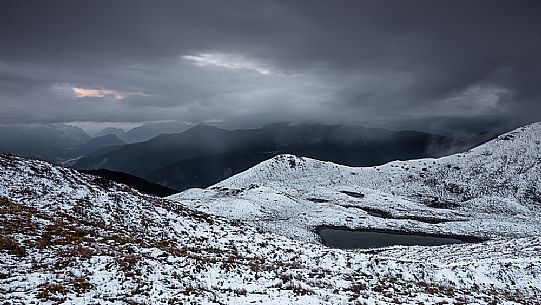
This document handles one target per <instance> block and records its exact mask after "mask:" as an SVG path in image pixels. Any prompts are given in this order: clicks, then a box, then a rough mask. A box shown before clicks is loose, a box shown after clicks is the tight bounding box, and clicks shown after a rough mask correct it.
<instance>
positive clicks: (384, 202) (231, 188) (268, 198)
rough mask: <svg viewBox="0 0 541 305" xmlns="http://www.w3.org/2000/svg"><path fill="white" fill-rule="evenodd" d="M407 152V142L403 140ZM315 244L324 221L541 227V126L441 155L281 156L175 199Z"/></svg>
mask: <svg viewBox="0 0 541 305" xmlns="http://www.w3.org/2000/svg"><path fill="white" fill-rule="evenodd" d="M397 149H400V147H397ZM170 198H171V199H173V200H177V201H180V202H183V203H184V204H187V205H189V206H191V207H194V208H196V209H198V210H202V211H205V212H209V213H211V214H216V215H221V216H225V217H227V218H230V219H240V220H245V221H250V222H253V223H255V224H257V225H258V226H261V227H265V228H267V229H269V230H270V231H274V232H278V233H281V234H284V235H286V236H291V237H296V238H299V239H301V240H307V241H315V240H317V237H316V235H315V234H314V233H313V230H314V228H316V227H317V226H320V225H335V226H347V227H350V228H365V229H366V228H370V229H385V230H399V231H410V232H424V233H431V234H453V235H468V236H479V237H482V238H490V237H499V236H510V237H517V236H531V235H538V234H539V232H541V123H535V124H531V125H528V126H526V127H522V128H519V129H517V130H514V131H512V132H509V133H507V134H504V135H501V136H500V137H498V138H497V139H495V140H493V141H490V142H488V143H485V144H484V145H481V146H479V147H476V148H474V149H471V150H470V151H467V152H465V153H460V154H455V155H451V156H448V157H443V158H439V159H420V160H411V161H395V162H390V163H388V164H385V165H382V166H376V167H365V168H354V167H347V166H340V165H336V164H333V163H330V162H322V161H317V160H313V159H308V158H300V157H295V156H292V155H280V156H277V157H275V158H273V159H270V160H267V161H265V162H262V163H260V164H259V165H257V166H255V167H253V168H251V169H249V170H247V171H245V172H243V173H240V174H238V175H235V176H233V177H231V178H229V179H227V180H225V181H223V182H221V183H218V184H216V185H215V186H213V187H210V188H208V189H191V190H187V191H185V192H183V193H180V194H176V195H173V196H171V197H170Z"/></svg>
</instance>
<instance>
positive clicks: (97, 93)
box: [71, 87, 137, 100]
mask: <svg viewBox="0 0 541 305" xmlns="http://www.w3.org/2000/svg"><path fill="white" fill-rule="evenodd" d="M71 89H72V90H73V92H74V93H75V94H76V95H77V97H106V96H112V97H114V98H115V99H117V100H123V99H125V98H127V97H128V96H130V95H133V94H137V93H129V92H122V91H117V90H110V89H88V88H77V87H72V88H71Z"/></svg>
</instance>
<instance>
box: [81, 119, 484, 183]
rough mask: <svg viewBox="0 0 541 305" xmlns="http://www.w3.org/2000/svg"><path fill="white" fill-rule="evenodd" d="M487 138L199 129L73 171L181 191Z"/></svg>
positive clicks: (309, 128) (447, 149) (435, 151)
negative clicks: (257, 172) (289, 157)
mask: <svg viewBox="0 0 541 305" xmlns="http://www.w3.org/2000/svg"><path fill="white" fill-rule="evenodd" d="M486 137H487V136H486V135H485V136H479V137H475V139H474V140H472V141H469V142H464V141H456V140H455V139H453V138H450V137H445V136H441V135H433V134H428V133H423V132H417V131H399V132H397V131H390V130H385V129H374V128H364V127H360V126H339V125H308V124H300V125H290V124H272V125H268V126H265V127H263V128H259V129H239V130H224V129H220V128H217V127H211V126H207V125H202V124H200V125H197V126H195V127H193V128H191V129H189V130H186V131H185V132H182V133H178V134H167V135H160V136H158V137H156V138H154V139H152V140H150V141H147V142H142V143H134V144H131V145H125V146H122V147H119V148H117V149H114V150H111V151H108V152H104V153H94V154H91V155H89V156H86V157H84V158H81V159H80V160H79V161H78V162H77V163H76V164H75V167H76V168H81V169H98V168H104V169H109V170H113V171H121V172H126V173H130V174H133V175H136V176H139V177H142V178H145V179H147V180H150V181H152V182H155V183H160V184H163V185H166V186H168V187H171V188H174V189H177V190H183V189H186V188H187V187H205V186H208V185H211V184H213V183H216V182H218V181H220V180H222V179H224V178H227V177H229V176H230V175H232V174H235V173H238V172H240V171H242V170H245V169H247V168H249V167H251V166H253V165H255V164H257V163H259V162H261V161H262V160H264V159H268V158H271V157H273V156H275V155H277V154H282V153H290V154H296V155H300V156H306V157H311V158H316V159H319V160H327V161H332V162H335V163H339V164H344V165H351V166H371V165H379V164H383V163H385V162H388V161H392V160H406V159H415V158H422V157H431V156H440V155H443V154H446V153H453V152H457V151H461V150H464V149H467V148H469V147H471V146H473V145H476V144H479V143H481V142H483V141H485V140H486Z"/></svg>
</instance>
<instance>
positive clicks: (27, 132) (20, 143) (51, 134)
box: [0, 124, 90, 162]
mask: <svg viewBox="0 0 541 305" xmlns="http://www.w3.org/2000/svg"><path fill="white" fill-rule="evenodd" d="M89 140H90V136H89V135H88V134H87V133H86V132H85V131H84V130H82V129H80V128H78V127H75V126H70V125H63V124H55V125H39V126H31V127H26V126H4V127H0V151H1V152H5V153H12V154H17V155H21V156H25V157H30V158H36V159H43V160H47V161H51V162H58V161H61V160H65V159H69V158H72V157H73V151H72V149H73V148H74V147H77V146H80V145H83V144H85V143H86V142H88V141H89Z"/></svg>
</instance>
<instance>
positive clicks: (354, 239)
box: [315, 226, 483, 249]
mask: <svg viewBox="0 0 541 305" xmlns="http://www.w3.org/2000/svg"><path fill="white" fill-rule="evenodd" d="M315 232H316V233H317V235H318V236H319V238H320V241H321V243H322V244H324V245H325V246H327V247H329V248H338V249H371V248H382V247H389V246H398V245H401V246H440V245H447V244H459V243H475V242H481V241H483V239H481V238H478V237H473V236H456V235H432V234H424V233H409V232H402V231H387V230H369V229H360V230H354V229H350V228H346V227H332V226H319V227H317V228H316V229H315Z"/></svg>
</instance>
